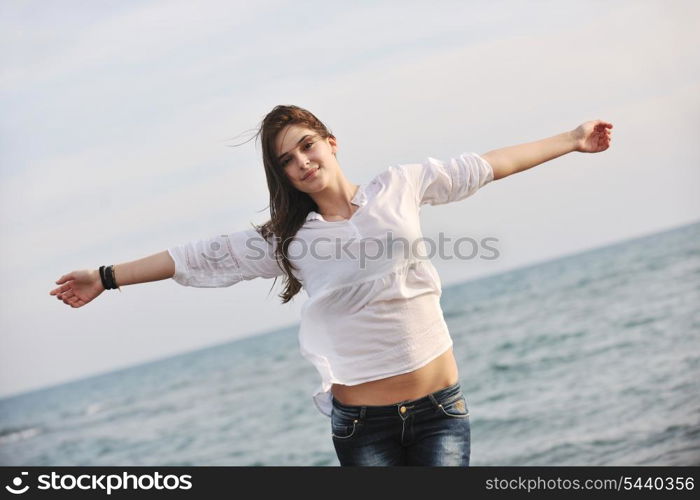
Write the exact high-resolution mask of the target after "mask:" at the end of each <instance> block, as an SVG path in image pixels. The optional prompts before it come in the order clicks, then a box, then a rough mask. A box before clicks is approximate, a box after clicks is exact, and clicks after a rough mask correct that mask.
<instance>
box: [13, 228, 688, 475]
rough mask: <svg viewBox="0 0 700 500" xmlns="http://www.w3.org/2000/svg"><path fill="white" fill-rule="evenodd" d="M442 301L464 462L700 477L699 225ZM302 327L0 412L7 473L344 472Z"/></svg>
mask: <svg viewBox="0 0 700 500" xmlns="http://www.w3.org/2000/svg"><path fill="white" fill-rule="evenodd" d="M442 305H443V310H444V312H445V319H446V321H447V323H448V325H449V327H450V332H451V335H452V337H453V339H454V349H455V354H456V357H457V360H458V363H459V367H460V382H461V384H462V388H463V390H464V393H465V395H466V397H467V402H468V405H469V409H470V413H471V424H472V455H471V462H472V465H700V307H699V306H700V223H698V224H693V225H689V226H684V227H682V228H678V229H674V230H671V231H666V232H663V233H658V234H654V235H651V236H647V237H644V238H639V239H635V240H630V241H626V242H623V243H620V244H616V245H613V246H609V247H605V248H599V249H595V250H592V251H588V252H585V253H581V254H577V255H574V256H568V257H565V258H561V259H557V260H552V261H549V262H546V263H542V264H538V265H535V266H531V267H527V268H521V269H518V270H515V271H511V272H508V273H504V274H500V275H496V276H490V277H487V278H482V279H479V280H476V281H470V282H465V283H463V284H459V285H456V286H451V287H445V288H444V289H443V296H442ZM296 332H297V330H296V327H292V328H286V329H283V330H278V331H274V332H270V333H268V334H265V335H260V336H256V337H251V338H246V339H242V340H238V341H234V342H231V343H228V344H225V345H220V346H216V347H213V348H208V349H204V350H200V351H196V352H191V353H187V354H184V355H180V356H177V357H173V358H169V359H166V360H161V361H158V362H153V363H148V364H144V365H141V366H137V367H133V368H129V369H126V370H121V371H117V372H113V373H109V374H106V375H101V376H97V377H92V378H87V379H83V380H80V381H76V382H72V383H68V384H63V385H60V386H55V387H51V388H47V389H42V390H38V391H34V392H30V393H26V394H22V395H18V396H14V397H11V398H6V399H3V400H0V465H16V466H20V465H34V466H36V465H52V466H60V465H93V466H99V465H117V466H126V465H329V466H334V465H338V461H337V459H336V457H335V452H334V450H333V444H332V441H331V437H330V419H328V418H327V417H324V416H323V415H321V414H320V413H318V411H317V410H316V408H315V407H314V405H313V403H312V402H311V399H310V392H311V391H312V390H313V389H314V388H315V387H316V386H317V384H318V378H317V375H316V373H315V371H314V369H313V367H312V366H311V365H310V364H308V363H307V362H306V361H305V360H304V359H303V358H302V357H301V355H300V354H299V352H298V344H297V339H296Z"/></svg>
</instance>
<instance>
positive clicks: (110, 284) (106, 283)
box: [100, 265, 122, 292]
mask: <svg viewBox="0 0 700 500" xmlns="http://www.w3.org/2000/svg"><path fill="white" fill-rule="evenodd" d="M100 280H101V281H102V286H103V287H104V289H105V290H114V289H115V288H117V289H118V290H119V291H120V292H121V291H122V289H121V288H119V286H118V285H117V280H116V278H115V277H114V266H113V265H112V266H100Z"/></svg>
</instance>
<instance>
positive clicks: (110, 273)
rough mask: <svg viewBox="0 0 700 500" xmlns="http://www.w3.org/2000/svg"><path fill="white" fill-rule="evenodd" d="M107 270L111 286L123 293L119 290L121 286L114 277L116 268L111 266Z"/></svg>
mask: <svg viewBox="0 0 700 500" xmlns="http://www.w3.org/2000/svg"><path fill="white" fill-rule="evenodd" d="M107 269H108V270H109V273H107V275H108V276H109V278H110V284H111V285H112V288H116V289H118V290H119V291H120V292H121V291H122V289H121V288H119V285H117V278H116V277H115V276H114V266H113V265H112V266H109V267H108V268H107Z"/></svg>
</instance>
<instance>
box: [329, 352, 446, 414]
mask: <svg viewBox="0 0 700 500" xmlns="http://www.w3.org/2000/svg"><path fill="white" fill-rule="evenodd" d="M458 380H459V373H458V371H457V362H456V361H455V357H454V354H453V352H452V348H450V349H448V350H447V351H445V352H444V353H443V354H441V355H440V356H438V357H437V358H435V359H434V360H432V361H431V362H430V363H428V364H427V365H425V366H423V367H422V368H419V369H417V370H414V371H412V372H408V373H402V374H401V375H395V376H393V377H387V378H383V379H380V380H373V381H371V382H365V383H364V384H358V385H341V384H333V386H332V387H331V392H332V393H333V397H334V398H335V399H337V400H338V401H340V402H341V403H342V404H346V405H351V406H365V405H366V406H384V405H390V404H394V403H400V402H402V401H407V400H412V399H418V398H422V397H423V396H427V395H428V394H430V393H432V392H436V391H439V390H440V389H444V388H445V387H449V386H450V385H453V384H455V383H457V381H458Z"/></svg>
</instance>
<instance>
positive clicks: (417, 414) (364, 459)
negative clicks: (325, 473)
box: [331, 382, 470, 466]
mask: <svg viewBox="0 0 700 500" xmlns="http://www.w3.org/2000/svg"><path fill="white" fill-rule="evenodd" d="M331 435H332V437H333V445H334V446H335V451H336V454H337V455H338V460H339V461H340V465H342V466H347V465H358V466H387V465H423V466H468V465H469V454H470V425H469V409H468V407H467V402H466V399H465V397H464V394H463V393H462V389H461V387H460V385H459V382H458V383H456V384H454V385H451V386H449V387H446V388H444V389H441V390H439V391H437V392H433V393H432V394H428V395H427V396H424V397H422V398H420V399H415V400H410V401H402V402H400V403H396V404H391V405H387V406H349V405H344V404H342V403H341V402H340V401H338V400H336V399H335V398H333V409H332V411H331Z"/></svg>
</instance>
